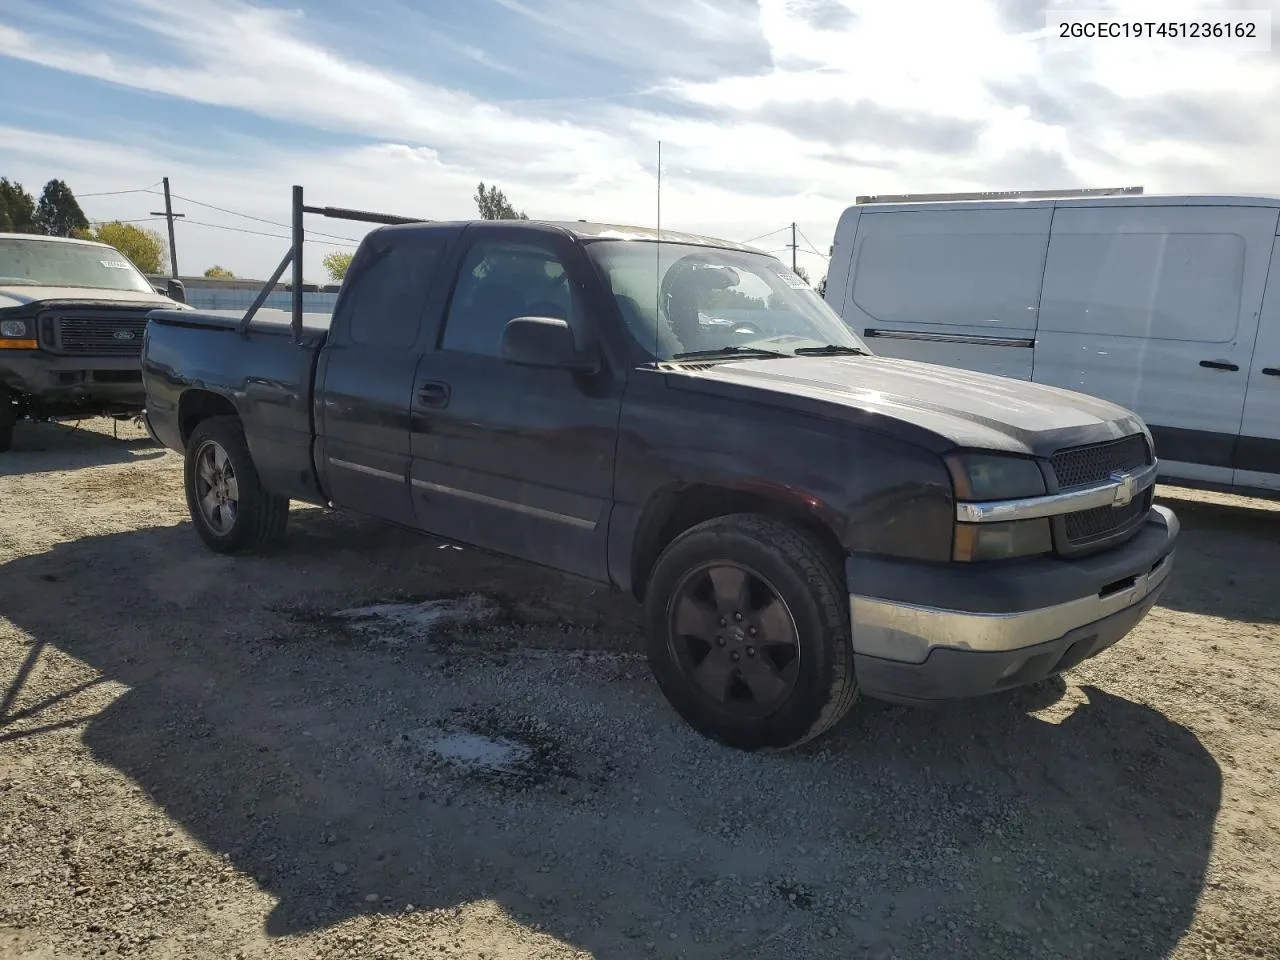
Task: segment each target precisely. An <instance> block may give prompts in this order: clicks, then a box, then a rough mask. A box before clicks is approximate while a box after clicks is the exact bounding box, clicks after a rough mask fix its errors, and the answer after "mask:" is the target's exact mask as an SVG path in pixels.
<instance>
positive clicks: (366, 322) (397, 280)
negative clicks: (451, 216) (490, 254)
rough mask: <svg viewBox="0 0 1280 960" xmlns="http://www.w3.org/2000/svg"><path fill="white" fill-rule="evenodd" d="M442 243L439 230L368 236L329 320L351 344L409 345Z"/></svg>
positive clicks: (445, 245) (444, 238)
mask: <svg viewBox="0 0 1280 960" xmlns="http://www.w3.org/2000/svg"><path fill="white" fill-rule="evenodd" d="M448 242H449V237H448V235H446V234H445V233H443V232H429V231H423V232H416V233H409V232H405V233H401V234H397V233H395V232H389V233H388V234H387V235H385V236H376V235H375V236H374V237H372V238H371V239H370V240H369V241H367V243H368V246H367V248H366V249H365V250H363V251H361V254H360V256H359V257H357V258H356V261H355V262H354V263H353V264H352V272H351V274H349V275H348V278H347V280H346V283H347V284H349V287H348V289H347V290H345V291H344V294H345V295H344V296H343V298H342V302H341V304H340V305H339V309H338V311H337V316H335V317H334V322H335V324H339V323H340V324H342V325H343V329H345V330H346V331H347V336H348V337H349V338H350V340H351V342H352V343H358V344H361V345H364V346H374V347H391V348H396V347H399V348H406V347H410V346H412V345H413V343H414V341H415V340H416V339H417V336H418V330H419V328H420V327H421V324H422V318H423V313H424V311H425V309H426V305H427V294H428V292H429V291H430V289H431V284H432V282H433V280H434V279H435V276H436V273H437V271H438V269H439V267H440V265H441V262H442V261H443V260H444V255H445V253H446V251H447V249H448Z"/></svg>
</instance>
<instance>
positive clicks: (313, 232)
mask: <svg viewBox="0 0 1280 960" xmlns="http://www.w3.org/2000/svg"><path fill="white" fill-rule="evenodd" d="M173 196H174V198H175V199H177V200H182V201H183V202H185V203H194V204H195V205H196V206H197V207H208V208H209V209H210V210H217V211H218V212H219V213H226V214H230V215H231V216H233V217H243V218H244V219H245V220H254V221H257V222H258V223H265V224H267V225H269V226H272V227H283V228H284V229H286V230H288V229H289V228H290V225H289V224H287V223H281V222H280V221H278V220H266V219H264V218H262V217H255V216H254V215H253V214H250V213H241V212H240V211H238V210H229V209H227V208H226V207H219V206H217V205H216V204H213V203H205V202H204V201H203V200H192V199H191V198H190V197H184V196H182V195H181V194H178V193H175V194H173ZM307 236H309V237H328V238H329V239H331V240H347V241H350V242H351V243H354V244H357V245H358V244H359V243H360V241H359V240H357V239H356V238H355V237H342V236H338V235H337V234H334V233H320V232H319V231H317V230H308V231H307ZM285 239H286V240H287V239H289V238H288V237H286V238H285Z"/></svg>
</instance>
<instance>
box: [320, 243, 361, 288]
mask: <svg viewBox="0 0 1280 960" xmlns="http://www.w3.org/2000/svg"><path fill="white" fill-rule="evenodd" d="M352 256H353V254H350V253H341V252H339V251H337V250H334V251H333V252H332V253H326V254H325V255H324V259H323V260H321V261H320V262H321V263H323V264H324V268H325V269H326V270H328V271H329V279H330V280H332V281H333V282H334V283H341V282H342V280H343V278H344V277H346V275H347V271H348V270H349V269H350V268H351V257H352Z"/></svg>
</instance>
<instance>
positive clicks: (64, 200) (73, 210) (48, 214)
mask: <svg viewBox="0 0 1280 960" xmlns="http://www.w3.org/2000/svg"><path fill="white" fill-rule="evenodd" d="M36 227H37V228H38V229H39V231H40V232H41V233H43V234H47V235H48V236H51V237H72V236H76V235H78V234H79V233H81V232H82V231H84V230H88V229H89V221H88V220H87V219H85V215H84V211H83V210H81V209H80V204H79V203H77V202H76V195H75V194H74V193H72V192H71V188H70V187H68V186H67V182H66V181H65V180H50V181H49V182H48V183H46V184H45V185H44V191H43V192H42V193H41V194H40V202H39V204H37V205H36Z"/></svg>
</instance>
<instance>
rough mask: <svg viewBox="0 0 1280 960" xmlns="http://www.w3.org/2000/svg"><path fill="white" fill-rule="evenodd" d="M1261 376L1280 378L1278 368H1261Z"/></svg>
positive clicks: (1279, 368) (1279, 369)
mask: <svg viewBox="0 0 1280 960" xmlns="http://www.w3.org/2000/svg"><path fill="white" fill-rule="evenodd" d="M1262 375H1263V376H1264V377H1280V367H1263V368H1262Z"/></svg>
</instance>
